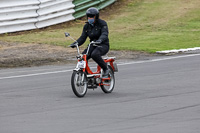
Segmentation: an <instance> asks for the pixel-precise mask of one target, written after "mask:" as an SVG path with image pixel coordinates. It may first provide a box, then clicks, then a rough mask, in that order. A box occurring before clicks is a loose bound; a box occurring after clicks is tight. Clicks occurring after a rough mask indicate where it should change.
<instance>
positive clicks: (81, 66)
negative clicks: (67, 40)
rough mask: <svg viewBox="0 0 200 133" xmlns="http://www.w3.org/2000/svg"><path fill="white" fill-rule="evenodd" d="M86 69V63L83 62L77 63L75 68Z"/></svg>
mask: <svg viewBox="0 0 200 133" xmlns="http://www.w3.org/2000/svg"><path fill="white" fill-rule="evenodd" d="M85 67H86V62H85V61H79V62H78V64H77V68H85Z"/></svg>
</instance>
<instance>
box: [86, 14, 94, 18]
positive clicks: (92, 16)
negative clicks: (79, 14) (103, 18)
mask: <svg viewBox="0 0 200 133" xmlns="http://www.w3.org/2000/svg"><path fill="white" fill-rule="evenodd" d="M87 17H89V18H94V17H95V15H94V14H87Z"/></svg>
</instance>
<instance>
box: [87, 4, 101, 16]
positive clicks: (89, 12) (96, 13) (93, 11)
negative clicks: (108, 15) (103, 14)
mask: <svg viewBox="0 0 200 133" xmlns="http://www.w3.org/2000/svg"><path fill="white" fill-rule="evenodd" d="M86 15H87V17H94V16H96V19H99V10H98V9H97V8H95V7H91V8H89V9H88V10H87V11H86Z"/></svg>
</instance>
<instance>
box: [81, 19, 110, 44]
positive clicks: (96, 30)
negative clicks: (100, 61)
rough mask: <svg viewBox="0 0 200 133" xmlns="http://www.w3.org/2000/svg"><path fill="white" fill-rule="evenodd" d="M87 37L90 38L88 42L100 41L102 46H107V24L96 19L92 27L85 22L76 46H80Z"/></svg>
mask: <svg viewBox="0 0 200 133" xmlns="http://www.w3.org/2000/svg"><path fill="white" fill-rule="evenodd" d="M87 37H89V38H90V42H91V41H96V40H101V41H102V44H106V45H109V39H108V25H107V23H106V22H105V21H104V20H101V19H98V20H97V22H95V24H94V26H92V25H90V24H89V23H88V22H86V24H85V26H84V27H83V32H82V35H81V36H80V38H79V39H78V40H77V42H78V45H79V46H80V45H82V44H83V43H84V42H85V41H86V39H87Z"/></svg>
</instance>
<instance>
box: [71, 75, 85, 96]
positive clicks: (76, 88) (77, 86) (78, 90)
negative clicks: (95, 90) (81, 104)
mask: <svg viewBox="0 0 200 133" xmlns="http://www.w3.org/2000/svg"><path fill="white" fill-rule="evenodd" d="M71 86H72V90H73V92H74V94H75V95H76V96H77V97H84V96H85V94H86V93H87V76H86V74H85V73H84V72H82V71H74V72H73V73H72V77H71Z"/></svg>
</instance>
